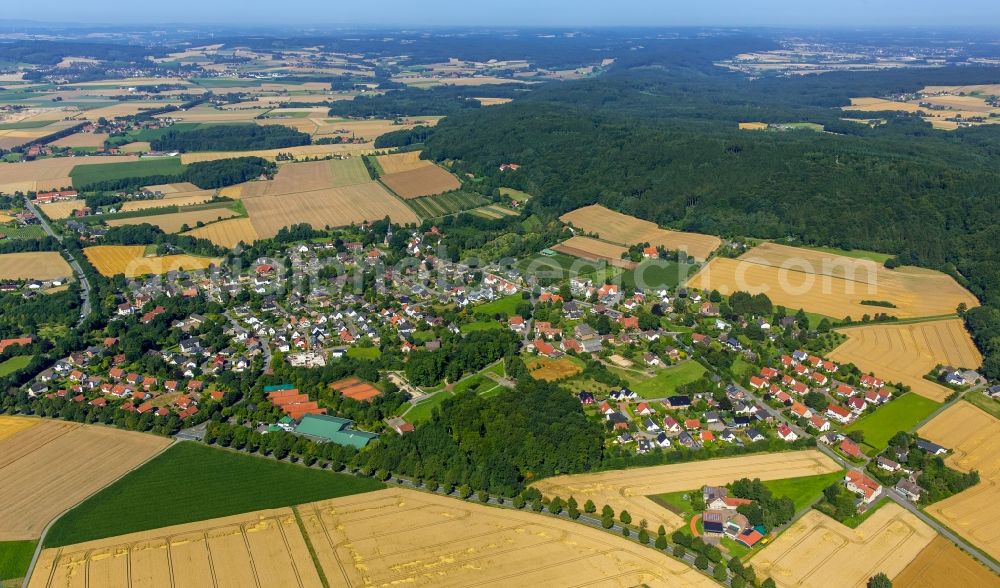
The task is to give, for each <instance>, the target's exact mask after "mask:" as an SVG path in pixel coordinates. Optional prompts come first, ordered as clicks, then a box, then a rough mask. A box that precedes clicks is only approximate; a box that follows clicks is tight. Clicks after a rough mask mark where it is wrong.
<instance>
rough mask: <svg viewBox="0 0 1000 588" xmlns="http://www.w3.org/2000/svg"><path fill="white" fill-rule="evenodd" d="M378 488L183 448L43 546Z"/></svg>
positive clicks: (96, 500) (89, 507) (137, 473)
mask: <svg viewBox="0 0 1000 588" xmlns="http://www.w3.org/2000/svg"><path fill="white" fill-rule="evenodd" d="M380 488H384V485H383V484H382V483H381V482H377V481H375V480H373V479H370V478H357V477H354V476H349V475H347V474H338V473H334V472H330V471H325V470H318V469H310V468H306V467H304V466H301V465H295V464H291V463H287V462H278V461H274V460H271V459H267V458H263V457H257V456H253V455H247V454H243V453H236V452H235V451H228V450H225V449H220V448H216V447H210V446H207V445H202V444H199V443H194V442H190V441H185V442H181V443H178V444H176V445H173V446H172V447H170V448H169V449H167V450H166V451H164V452H163V453H161V454H160V455H158V456H156V457H155V458H153V459H151V460H150V461H148V462H147V463H145V464H144V465H142V466H141V467H139V468H138V469H136V470H134V471H132V472H130V473H128V474H126V475H125V476H123V477H122V478H121V479H119V480H118V481H117V482H115V483H114V484H112V485H110V486H108V487H107V488H105V489H104V490H101V491H100V492H98V493H97V494H94V495H93V496H91V497H90V498H88V499H87V500H85V501H84V502H82V503H80V504H79V505H77V506H76V507H75V508H73V509H72V510H70V511H69V512H67V513H66V514H65V515H63V516H62V518H60V519H58V520H57V521H56V522H55V524H54V525H52V528H51V529H49V532H48V534H47V535H46V537H45V546H46V547H60V546H63V545H70V544H73V543H80V542H82V541H90V540H92V539H102V538H104V537H114V536H116V535H124V534H126V533H134V532H137V531H145V530H148V529H158V528H160V527H166V526H169V525H179V524H182V523H190V522H194V521H202V520H206V519H213V518H217V517H224V516H229V515H234V514H240V513H245V512H251V511H255V510H260V509H266V508H280V507H284V506H292V505H296V504H303V503H306V502H315V501H317V500H324V499H327V498H336V497H338V496H348V495H351V494H359V493H362V492H369V491H372V490H378V489H380ZM130 505H131V506H130ZM143 505H144V506H143Z"/></svg>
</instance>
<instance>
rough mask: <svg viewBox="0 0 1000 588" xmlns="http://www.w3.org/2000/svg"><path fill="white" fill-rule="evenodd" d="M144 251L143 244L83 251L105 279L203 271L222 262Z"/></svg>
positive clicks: (100, 246)
mask: <svg viewBox="0 0 1000 588" xmlns="http://www.w3.org/2000/svg"><path fill="white" fill-rule="evenodd" d="M145 250H146V247H145V246H144V245H94V246H93V247H87V248H86V249H84V250H83V253H84V255H86V256H87V259H89V260H90V263H92V264H94V268H96V269H97V271H98V272H100V273H101V275H102V276H108V277H111V276H116V275H118V274H125V277H128V278H135V277H138V276H145V275H150V274H152V275H158V274H165V273H167V272H170V271H181V270H185V271H192V270H203V269H206V268H208V266H209V265H212V264H215V265H218V264H219V263H220V262H221V261H222V260H221V259H219V258H217V257H195V256H193V255H187V254H183V255H164V256H161V257H145V255H144V253H145Z"/></svg>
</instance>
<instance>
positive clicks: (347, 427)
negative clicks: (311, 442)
mask: <svg viewBox="0 0 1000 588" xmlns="http://www.w3.org/2000/svg"><path fill="white" fill-rule="evenodd" d="M352 424H354V421H351V420H350V419H342V418H340V417H335V416H329V415H325V414H307V415H305V416H304V417H302V420H301V421H299V426H298V427H296V428H295V432H296V433H298V434H300V435H305V436H307V437H312V438H315V439H318V440H321V441H329V442H330V443H336V444H337V445H350V446H352V447H357V448H358V449H361V448H362V447H364V446H366V445H368V443H369V442H371V440H372V439H377V438H378V435H376V434H375V433H369V432H367V431H355V430H354V429H352V428H351V425H352Z"/></svg>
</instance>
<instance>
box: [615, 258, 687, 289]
mask: <svg viewBox="0 0 1000 588" xmlns="http://www.w3.org/2000/svg"><path fill="white" fill-rule="evenodd" d="M693 270H694V266H693V265H688V264H686V263H685V264H680V263H676V262H673V261H663V260H649V261H644V262H642V263H640V264H639V265H638V267H636V268H635V269H634V270H628V271H626V272H625V273H624V274H622V286H623V287H625V288H663V287H667V288H674V287H676V286H677V284H679V283H681V282H684V281H686V280H687V278H688V276H690V275H691V272H692V271H693Z"/></svg>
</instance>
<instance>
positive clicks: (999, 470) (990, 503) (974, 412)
mask: <svg viewBox="0 0 1000 588" xmlns="http://www.w3.org/2000/svg"><path fill="white" fill-rule="evenodd" d="M917 432H918V433H919V434H920V436H921V437H923V438H925V439H929V440H931V441H933V442H935V443H937V444H939V445H942V446H944V447H947V448H949V449H952V450H953V451H954V453H953V454H952V455H949V456H948V457H946V458H945V463H946V464H947V465H949V466H950V467H953V468H955V469H957V470H961V471H963V472H968V471H971V470H978V471H979V476H980V482H979V484H977V485H975V486H973V487H972V488H969V489H968V490H965V491H963V492H960V493H959V494H956V495H954V496H951V497H950V498H946V499H944V500H942V501H940V502H935V503H934V504H932V505H930V506H928V507H927V508H926V509H925V510H926V512H927V513H928V514H929V515H931V516H933V517H934V518H935V519H937V520H939V521H941V522H942V523H943V524H944V525H946V526H947V527H948V528H950V529H952V530H953V531H955V532H956V533H958V534H959V535H961V536H962V537H964V538H965V539H967V540H969V541H970V542H971V543H972V544H973V545H975V546H976V547H979V548H980V549H982V550H983V551H985V552H986V553H987V554H988V555H990V556H991V557H993V558H994V559H1000V527H998V526H997V525H993V524H984V521H989V520H992V519H993V517H994V516H996V515H997V514H1000V420H997V419H996V418H994V417H993V416H990V415H989V414H987V413H985V412H983V411H982V410H980V409H979V408H976V407H975V406H973V405H972V404H969V403H968V402H956V403H955V404H953V405H951V406H950V407H948V409H947V410H945V411H944V412H942V413H941V414H939V415H938V416H936V417H934V420H932V421H931V422H929V423H927V424H926V425H924V426H923V427H921V428H920V430H919V431H917Z"/></svg>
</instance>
